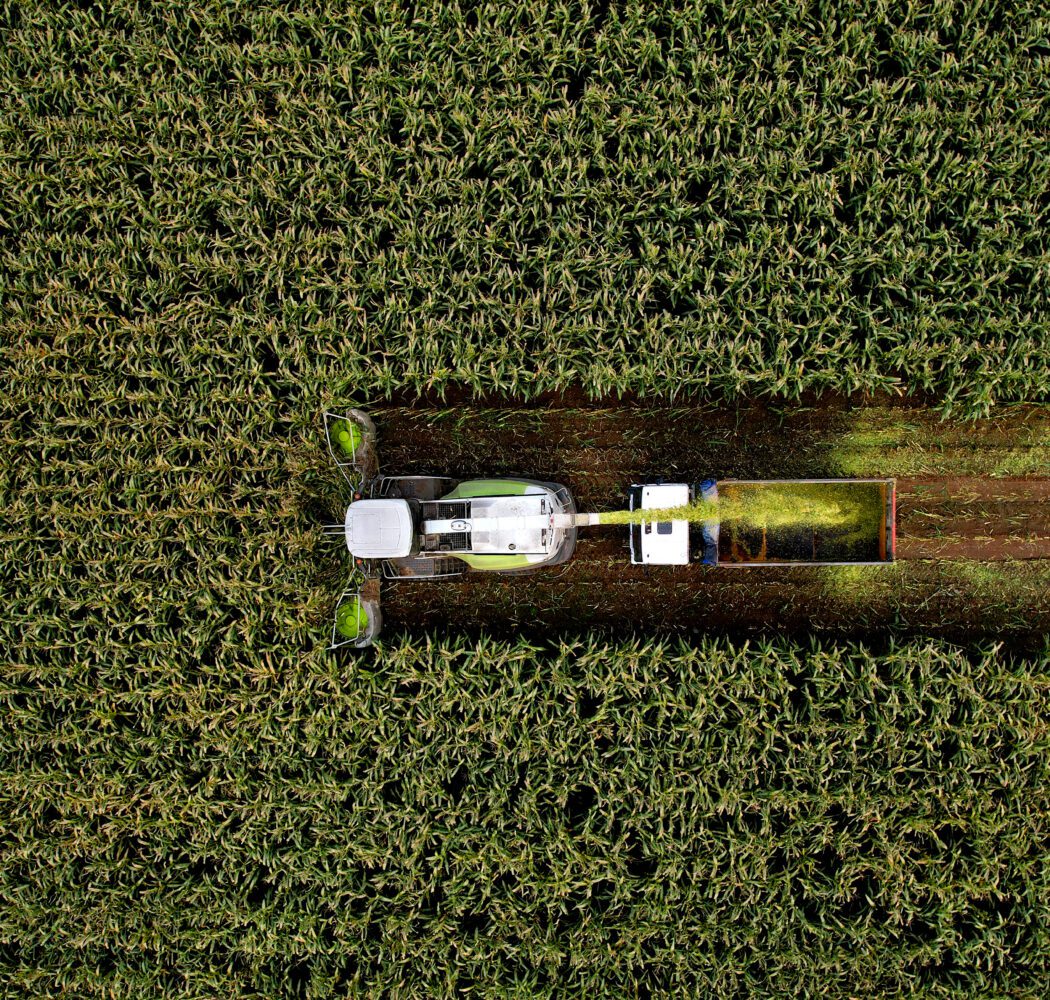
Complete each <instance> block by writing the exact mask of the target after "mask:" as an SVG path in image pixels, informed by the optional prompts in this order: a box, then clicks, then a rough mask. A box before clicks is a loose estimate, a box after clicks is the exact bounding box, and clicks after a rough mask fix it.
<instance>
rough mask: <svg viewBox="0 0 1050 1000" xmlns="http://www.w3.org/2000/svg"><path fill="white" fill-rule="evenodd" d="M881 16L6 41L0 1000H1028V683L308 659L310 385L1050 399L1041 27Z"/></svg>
mask: <svg viewBox="0 0 1050 1000" xmlns="http://www.w3.org/2000/svg"><path fill="white" fill-rule="evenodd" d="M882 11H883V8H881V7H876V6H875V5H870V6H868V5H857V6H856V8H855V16H854V17H852V18H850V17H848V16H846V11H845V9H843V10H842V14H841V16H840V17H839V19H838V20H835V21H834V22H833V21H831V20H830V19H828V18H826V17H819V18H817V17H815V16H814V17H813V18H810V19H809V20H807V19H806V18H805V17H800V16H799V14H798V11H796V10H795V8H793V7H790V6H789V5H787V4H783V5H766V6H762V5H755V4H753V3H746V4H745V3H734V4H730V5H721V4H719V5H714V4H712V5H704V4H700V5H690V6H688V7H687V9H685V10H683V11H674V12H672V11H667V12H663V13H659V12H649V10H648V9H645V10H643V9H642V8H641V7H640V6H632V7H629V8H628V9H622V8H621V7H620V6H619V5H615V4H608V5H594V6H587V5H581V6H570V5H565V4H559V3H555V4H551V5H545V6H543V7H539V6H536V7H534V8H530V9H528V10H527V11H526V10H525V9H524V8H522V9H521V10H510V9H508V8H506V7H504V6H503V5H489V6H487V7H486V6H481V7H477V8H474V7H471V6H469V5H465V4H464V5H455V4H448V3H440V2H436V3H432V4H430V3H428V4H417V5H415V7H414V8H412V7H411V6H410V5H405V6H404V7H396V6H395V5H374V6H359V7H352V6H348V5H344V4H338V5H328V4H323V3H315V4H310V3H307V4H300V5H297V7H296V9H295V10H294V11H289V10H287V8H286V7H285V6H284V5H281V6H279V7H278V6H276V5H270V4H268V3H265V2H263V3H256V4H236V3H221V4H220V3H208V4H205V3H179V4H176V3H170V4H157V5H150V6H148V7H147V6H145V5H139V4H133V3H121V2H119V0H118V2H114V3H109V4H105V5H98V6H93V7H88V8H87V9H83V10H82V9H79V8H78V7H74V6H73V5H66V6H64V7H61V8H58V7H55V6H54V5H43V4H37V3H23V4H9V5H7V6H5V7H4V8H3V18H4V22H5V27H6V28H7V29H8V30H7V31H6V32H5V39H4V46H3V48H2V51H0V80H2V85H3V88H4V91H5V93H7V94H14V95H16V97H17V101H18V104H17V108H18V110H17V113H13V112H12V111H11V109H10V108H8V113H7V115H6V116H5V117H4V118H3V119H2V120H0V136H2V149H3V153H2V155H0V189H2V193H3V199H2V206H3V207H2V209H0V276H2V278H3V284H2V288H0V296H2V302H3V310H2V315H0V324H2V326H0V330H2V340H0V349H2V358H3V361H2V364H3V375H4V393H3V394H2V396H0V431H2V433H0V457H2V462H0V477H2V479H0V495H2V500H3V507H4V514H5V522H4V528H3V541H4V544H5V559H4V561H3V565H2V568H0V577H2V579H3V582H4V593H5V612H6V614H5V617H4V622H3V626H2V634H3V637H4V646H5V649H6V650H7V651H8V657H7V662H6V663H5V666H4V668H3V671H2V673H0V703H2V705H3V710H2V712H0V809H2V811H3V816H4V822H3V840H2V846H0V860H2V863H0V976H2V981H3V982H4V984H5V986H6V987H7V989H8V990H9V991H16V992H19V993H21V994H23V995H34V994H35V995H41V996H53V995H57V994H58V993H60V992H61V991H63V990H64V991H65V992H66V993H68V994H69V995H77V996H84V995H86V996H90V995H96V996H103V995H104V996H107V997H135V998H140V997H147V996H159V995H168V996H223V997H258V996H294V995H302V996H310V997H328V996H342V995H346V994H347V993H351V994H364V995H367V994H368V993H369V992H371V993H372V994H373V995H377V996H378V995H391V994H393V993H396V992H398V991H401V992H402V993H404V994H406V995H407V994H409V993H413V992H414V993H415V994H416V995H442V994H446V993H451V992H452V991H453V990H457V989H458V990H460V991H462V992H464V993H466V992H468V991H469V990H470V989H471V988H473V989H474V990H475V991H476V992H478V993H480V994H482V995H485V994H488V995H505V996H514V995H517V996H534V995H550V994H554V993H561V992H564V991H566V990H568V991H573V992H578V993H581V994H583V995H590V996H601V995H614V996H631V995H645V994H646V993H653V994H660V993H664V992H666V993H673V994H678V995H680V994H681V993H682V992H693V993H698V994H701V995H702V994H705V993H706V994H709V995H719V996H727V995H731V994H734V993H736V994H740V995H751V994H762V993H770V992H774V993H781V994H783V993H789V994H790V993H795V994H797V993H799V992H802V991H804V992H809V993H811V994H817V993H822V994H825V995H840V996H842V995H857V994H860V995H891V994H893V993H895V992H900V993H912V992H915V991H919V992H922V991H925V992H926V994H927V995H931V996H944V997H949V996H957V995H959V993H960V992H965V991H970V992H987V993H992V994H1003V993H1007V992H1010V991H1013V992H1014V993H1016V994H1018V995H1026V994H1027V995H1040V994H1041V993H1042V992H1043V990H1042V987H1043V986H1045V983H1046V982H1047V978H1048V976H1050V969H1048V965H1047V963H1048V959H1047V956H1048V955H1050V941H1048V939H1047V927H1050V913H1048V909H1050V886H1048V885H1047V882H1048V879H1050V875H1048V869H1047V866H1046V864H1045V855H1046V835H1045V827H1046V818H1047V816H1048V814H1050V811H1048V803H1047V789H1048V788H1050V781H1048V774H1047V769H1048V765H1047V760H1048V754H1047V751H1048V749H1050V747H1048V737H1047V730H1046V725H1045V720H1046V717H1047V713H1048V709H1050V705H1048V694H1047V688H1048V678H1047V675H1048V669H1047V668H1048V664H1047V662H1046V658H1045V657H1043V658H1039V657H1033V658H1029V659H1020V658H1011V657H1010V656H1009V655H1007V654H1006V653H1005V652H1004V651H1002V650H999V649H995V648H988V649H985V650H983V651H969V652H967V653H966V654H964V653H962V652H960V651H958V650H955V649H952V648H949V647H947V646H943V645H936V644H926V643H923V642H915V643H913V644H911V645H902V646H896V647H893V648H892V649H890V650H888V651H883V652H881V653H875V652H869V651H867V650H865V649H863V648H860V647H857V646H849V645H826V646H819V645H815V646H813V647H807V648H803V647H800V646H796V645H792V644H789V643H786V642H785V643H754V642H753V643H751V644H750V645H746V644H734V643H732V642H729V641H727V640H725V641H717V642H716V641H713V640H711V641H704V642H701V643H700V644H699V645H698V646H697V647H695V648H691V647H687V646H679V645H665V644H661V643H659V642H653V641H648V640H646V641H642V640H639V641H638V642H636V643H627V644H605V643H603V642H601V641H599V640H597V639H595V640H593V641H589V642H582V643H579V644H570V645H566V646H563V647H558V646H557V645H555V646H552V647H551V648H546V649H537V648H533V647H530V646H528V645H526V644H523V643H514V642H498V641H495V640H492V639H478V640H467V639H460V640H454V639H444V640H442V639H436V638H432V639H420V638H418V637H417V638H415V639H413V640H409V639H404V640H397V639H396V637H395V638H394V639H393V640H391V642H390V643H389V644H388V645H387V646H385V647H384V648H382V649H381V650H380V651H379V652H378V653H377V655H375V657H374V658H365V659H360V660H354V659H349V658H346V659H342V658H339V659H336V658H331V657H329V656H328V655H327V654H324V653H323V652H321V651H320V650H318V648H317V647H318V643H319V637H320V636H321V635H323V633H324V631H325V627H326V623H327V622H328V621H329V615H330V613H331V605H332V600H333V595H334V594H335V593H336V592H338V589H339V585H340V582H341V580H342V576H341V575H340V574H342V573H343V572H344V570H345V566H343V565H341V564H340V563H339V560H338V558H337V557H336V556H335V553H334V551H333V550H332V549H331V548H330V547H329V546H327V544H326V543H325V542H324V541H323V540H322V539H321V538H320V537H319V535H318V533H317V531H316V525H317V523H318V522H319V520H321V519H323V517H324V516H325V514H326V513H328V516H330V512H325V511H323V510H322V511H319V510H317V509H315V506H316V501H315V499H314V498H316V497H317V496H319V495H322V494H323V495H331V496H338V487H337V484H336V480H335V477H334V474H333V473H331V472H330V471H328V470H327V463H326V460H325V459H324V458H323V457H322V455H321V452H320V447H319V444H318V437H317V435H318V430H317V427H316V424H315V418H316V415H317V413H318V412H320V410H321V409H322V407H323V405H324V404H325V403H326V402H329V401H330V399H331V395H332V394H336V395H337V396H338V397H339V398H340V399H341V400H342V399H345V398H346V394H347V392H348V390H351V389H353V390H356V391H357V392H358V393H359V398H361V397H365V396H369V397H372V398H375V397H378V396H381V395H383V394H385V393H390V392H395V391H404V392H409V393H411V392H414V391H417V390H425V389H438V390H442V389H445V388H449V387H463V386H466V387H469V388H473V389H476V390H479V391H482V390H483V391H496V392H505V393H517V394H519V395H521V396H529V395H533V394H536V393H539V392H543V391H546V390H550V389H556V388H561V387H571V386H581V385H582V386H583V387H584V388H585V389H586V390H587V391H588V392H591V393H615V392H624V391H635V392H639V393H642V394H647V395H668V394H672V393H674V392H678V393H690V394H695V393H697V392H711V393H715V394H723V393H725V394H735V393H747V394H756V393H770V394H774V395H780V396H783V397H786V398H794V397H797V396H798V395H799V394H800V393H801V392H803V391H805V390H808V389H824V388H831V389H838V390H843V391H849V390H854V389H867V390H872V389H878V388H884V387H894V386H897V385H907V386H909V387H915V388H920V389H928V390H932V391H934V392H936V393H938V394H940V396H941V398H942V399H943V400H944V407H945V409H949V410H952V411H954V412H956V413H976V412H981V411H983V410H984V409H985V408H987V406H988V405H989V404H990V403H991V402H992V401H993V400H997V399H1025V398H1038V397H1040V396H1041V395H1045V393H1046V390H1047V387H1048V386H1047V371H1046V366H1045V365H1042V364H1039V363H1038V359H1040V358H1042V357H1045V350H1046V346H1047V340H1046V336H1047V335H1046V308H1045V304H1046V294H1045V293H1046V270H1045V257H1046V242H1045V241H1046V236H1045V234H1046V232H1047V231H1048V229H1047V226H1046V224H1045V223H1046V221H1047V220H1046V211H1047V208H1046V205H1047V201H1046V197H1045V196H1046V190H1047V177H1048V172H1050V161H1048V159H1047V158H1046V157H1045V156H1040V155H1038V154H1039V152H1040V148H1041V147H1040V143H1041V142H1042V135H1043V132H1044V128H1043V123H1042V122H1041V120H1040V119H1039V117H1038V114H1036V113H1034V112H1035V110H1038V108H1039V107H1041V105H1040V104H1039V102H1038V100H1037V99H1036V98H1037V97H1038V93H1039V88H1040V87H1041V84H1042V81H1043V80H1044V78H1045V65H1044V63H1045V59H1046V43H1045V38H1046V35H1047V24H1046V17H1045V13H1043V12H1042V11H1041V9H1040V8H1039V7H1038V6H1036V5H1030V4H1023V3H1021V4H1016V5H1005V6H1002V7H1000V5H992V4H984V5H981V4H973V5H969V6H965V7H959V8H954V7H953V8H949V7H948V6H946V5H943V4H933V5H920V6H918V7H916V8H914V9H912V10H911V12H910V13H907V14H906V15H901V19H900V20H898V21H890V20H888V19H887V18H888V17H889V16H890V15H889V14H888V13H883V12H882ZM979 26H983V27H979ZM1033 359H1035V361H1033Z"/></svg>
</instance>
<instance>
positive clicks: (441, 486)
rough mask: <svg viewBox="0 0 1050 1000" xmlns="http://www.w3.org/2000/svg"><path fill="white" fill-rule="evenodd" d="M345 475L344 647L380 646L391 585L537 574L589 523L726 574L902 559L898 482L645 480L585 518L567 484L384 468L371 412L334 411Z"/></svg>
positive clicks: (666, 557) (656, 552)
mask: <svg viewBox="0 0 1050 1000" xmlns="http://www.w3.org/2000/svg"><path fill="white" fill-rule="evenodd" d="M325 435H326V438H327V442H328V448H329V451H330V452H331V455H332V457H333V459H334V460H335V463H336V466H337V468H338V469H339V470H340V472H341V473H342V475H343V476H344V477H345V479H346V482H347V483H348V484H349V486H350V487H351V489H352V491H353V498H352V500H351V501H350V503H349V504H348V505H347V508H346V514H345V517H344V518H343V521H342V523H340V524H333V525H329V526H328V530H329V531H330V532H331V533H332V534H335V535H338V536H339V537H341V538H342V539H343V541H344V542H345V544H346V547H347V549H348V550H349V552H350V555H351V556H352V557H353V560H354V567H355V569H354V578H353V582H352V583H351V585H350V586H349V587H347V589H346V590H345V591H344V593H343V595H342V597H341V598H340V600H339V602H338V604H337V606H336V612H335V621H334V623H333V626H332V647H333V648H337V647H341V646H353V647H356V648H363V647H365V646H369V645H371V643H372V642H373V641H374V640H375V638H376V636H377V635H378V634H379V630H380V628H381V622H382V616H381V610H380V587H381V583H382V581H384V580H385V581H411V580H441V579H448V578H450V577H457V576H462V575H464V574H470V573H501V574H515V575H517V574H524V573H535V572H538V571H541V570H544V569H547V568H549V567H552V566H557V565H559V564H562V563H565V562H567V561H568V560H569V559H571V558H572V556H573V553H574V552H575V549H576V540H577V531H578V529H580V528H583V527H596V526H601V525H603V524H604V525H611V524H623V523H625V522H626V523H627V528H628V537H627V547H628V549H629V551H630V561H631V563H632V564H635V565H642V566H682V565H688V564H689V563H704V564H706V565H709V566H712V567H716V568H721V567H725V568H727V569H739V568H747V567H759V566H766V567H772V566H799V565H805V566H830V565H840V564H847V563H848V564H852V565H880V564H886V563H891V562H893V558H894V548H895V543H896V535H895V518H896V500H895V488H894V480H892V479H791V480H744V479H726V480H714V479H705V480H702V481H700V482H698V483H695V484H690V483H665V482H662V481H657V482H646V483H635V484H634V485H632V486H631V487H630V489H629V490H628V493H627V510H626V511H618V512H607V513H606V514H600V513H598V514H596V513H580V512H579V511H577V509H576V504H575V501H574V499H573V496H572V494H571V492H570V491H569V490H568V488H567V487H565V486H564V485H562V484H560V483H551V482H544V481H542V480H538V479H530V478H526V477H501V478H491V479H480V478H478V479H462V480H460V479H452V478H448V477H443V476H397V475H394V476H387V475H380V474H379V463H378V453H377V447H376V445H377V442H376V429H375V426H374V424H373V423H372V420H371V419H370V418H369V417H368V415H367V414H366V413H364V412H362V411H361V410H347V411H345V412H343V413H331V412H330V413H326V414H325Z"/></svg>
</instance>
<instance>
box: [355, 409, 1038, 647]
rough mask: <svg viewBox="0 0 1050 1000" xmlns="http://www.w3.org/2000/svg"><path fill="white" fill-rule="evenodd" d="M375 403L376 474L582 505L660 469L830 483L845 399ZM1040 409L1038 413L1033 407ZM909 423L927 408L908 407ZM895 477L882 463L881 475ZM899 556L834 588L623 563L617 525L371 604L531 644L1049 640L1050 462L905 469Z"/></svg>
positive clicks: (951, 442) (396, 614) (414, 620)
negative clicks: (1031, 473)
mask: <svg viewBox="0 0 1050 1000" xmlns="http://www.w3.org/2000/svg"><path fill="white" fill-rule="evenodd" d="M371 412H372V413H373V416H374V417H375V418H376V423H377V425H378V427H379V433H380V456H381V465H382V471H387V472H391V473H401V474H414V473H415V474H422V473H430V474H436V475H449V476H454V477H459V478H462V477H464V476H468V475H469V476H472V477H479V476H494V475H513V474H518V475H527V476H529V477H531V478H537V479H544V480H551V481H555V482H560V483H564V484H566V485H567V486H568V487H569V488H570V489H571V490H572V492H573V494H574V496H575V497H576V499H577V503H578V505H579V506H580V509H582V510H610V509H620V508H622V505H623V503H624V498H625V492H626V488H627V487H628V486H629V485H630V484H631V483H632V482H638V481H644V480H649V479H655V478H660V477H663V478H665V479H668V480H670V481H675V480H679V481H697V480H699V479H702V478H704V477H707V476H714V477H716V478H730V477H736V478H793V477H799V478H806V477H808V478H820V477H824V476H834V475H837V474H839V473H838V472H837V470H836V468H835V465H834V460H833V449H834V445H835V442H836V439H837V438H839V437H840V436H841V434H843V433H844V432H845V431H846V430H848V429H849V427H850V419H851V416H850V414H851V405H850V403H849V402H848V401H845V400H839V401H837V402H835V403H832V404H829V405H825V406H820V407H808V408H798V409H794V410H790V411H784V412H783V413H781V412H780V411H777V410H774V409H772V408H770V407H766V406H761V405H755V406H748V407H738V408H735V409H734V408H730V409H725V408H722V409H719V408H716V407H688V408H686V407H682V408H672V407H662V408H656V407H646V406H643V405H633V406H628V407H622V406H608V407H601V406H589V407H587V406H582V405H565V404H564V403H561V404H554V405H551V406H548V407H546V408H540V407H536V406H524V407H504V408H483V409H473V408H466V409H464V408H461V407H457V408H453V407H450V408H448V409H436V408H434V409H408V408H400V407H388V408H385V409H384V408H379V409H372V411H371ZM897 412H899V409H898V411H897ZM1031 419H1032V413H1031V412H1028V411H1025V410H1015V411H1011V412H1010V413H1009V414H1007V415H1006V416H1000V417H998V418H996V419H995V420H990V421H985V422H978V423H975V424H968V425H964V426H962V427H961V428H956V429H953V430H952V431H951V432H950V433H949V434H948V435H946V436H945V438H944V439H945V440H947V441H948V444H947V445H944V447H948V448H951V447H958V448H959V449H960V451H961V452H962V451H965V455H966V461H967V462H968V463H970V464H971V465H972V462H973V457H972V456H973V455H974V454H975V453H983V452H982V449H987V450H988V453H989V455H990V461H992V460H994V457H995V455H997V454H1000V453H1004V452H1006V451H1007V450H1009V449H1011V448H1013V447H1015V444H1016V442H1015V439H1014V432H1015V430H1017V431H1019V430H1020V429H1022V428H1024V427H1029V426H1030V425H1031ZM1037 419H1040V420H1041V419H1044V411H1043V410H1040V411H1038V413H1037ZM908 420H909V421H911V420H914V421H930V422H932V421H934V420H935V417H934V416H933V415H931V414H930V413H929V411H924V410H920V409H916V410H915V411H914V412H909V414H908ZM1014 424H1016V425H1017V426H1016V428H1015V427H1014ZM942 426H943V425H942ZM888 464H890V465H892V461H890V462H889V463H888ZM894 473H895V470H894V468H892V467H887V468H885V469H884V470H882V471H880V473H879V474H880V475H886V476H892V475H894ZM898 558H899V560H900V562H899V563H898V565H897V566H895V567H885V568H883V567H874V568H871V569H864V570H857V571H854V572H861V573H864V574H868V575H866V576H864V577H863V578H862V579H861V580H859V581H857V580H854V581H853V582H852V583H851V584H850V589H849V591H848V592H845V593H844V592H842V584H841V579H842V578H841V576H839V575H836V573H837V571H835V570H828V569H825V568H820V567H800V568H781V569H770V568H752V569H735V568H721V567H720V568H713V567H706V566H702V565H694V566H688V567H660V568H653V569H646V568H643V567H634V566H631V565H630V563H629V561H628V553H627V550H626V531H625V530H624V529H622V528H598V529H584V530H583V531H581V533H580V540H579V545H578V548H577V553H576V556H575V557H574V559H573V560H572V561H571V562H570V563H569V564H567V565H566V566H565V567H564V568H559V569H554V570H550V571H545V572H541V573H539V574H536V575H533V576H529V577H507V576H494V575H493V576H489V575H486V574H469V575H467V576H464V577H461V578H458V579H455V580H452V581H448V582H444V583H425V582H422V583H421V582H403V583H400V582H399V583H396V584H384V587H383V612H384V618H385V620H386V625H387V627H388V628H389V629H391V630H396V629H398V628H402V629H404V628H408V629H410V630H416V629H422V628H426V629H438V630H455V631H468V632H471V631H487V632H490V633H500V634H515V635H525V636H527V637H543V638H549V637H551V636H552V635H559V636H571V635H573V636H574V635H579V634H582V633H584V632H588V631H591V630H594V629H598V630H607V631H611V632H615V633H617V634H630V633H639V634H646V635H653V634H670V633H697V632H701V631H702V632H725V633H733V634H736V635H756V636H760V635H765V634H770V633H777V634H784V633H787V634H794V635H799V636H801V635H805V634H809V633H813V632H818V633H830V634H841V635H847V634H848V635H851V636H854V637H867V638H870V639H871V640H872V641H880V640H882V639H883V638H885V636H886V635H887V634H889V633H890V632H893V633H894V634H932V635H943V636H946V637H950V638H955V639H959V640H972V639H985V638H997V639H999V638H1007V639H1011V640H1013V641H1015V642H1020V643H1024V642H1035V643H1038V642H1040V641H1042V638H1043V637H1044V636H1045V635H1046V634H1047V633H1048V632H1050V596H1048V593H1047V591H1048V586H1047V584H1048V581H1050V470H1048V473H1047V475H1046V476H1045V477H1013V478H1009V479H990V478H988V477H983V476H972V475H946V476H944V477H900V478H899V479H898ZM975 559H976V560H982V561H984V560H988V561H992V562H994V563H996V564H998V565H999V566H1001V567H1002V569H1001V573H1002V574H1004V575H1003V578H1002V581H1003V582H1002V586H998V585H992V586H990V585H988V584H987V583H985V584H983V585H981V586H978V585H976V584H974V583H973V582H972V581H970V580H968V579H967V578H965V576H960V575H959V572H957V571H955V570H954V569H953V561H955V560H975ZM1006 560H1010V561H1006ZM1014 560H1024V562H1016V561H1014ZM959 565H962V564H961V563H960V564H959ZM960 572H961V571H960Z"/></svg>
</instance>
